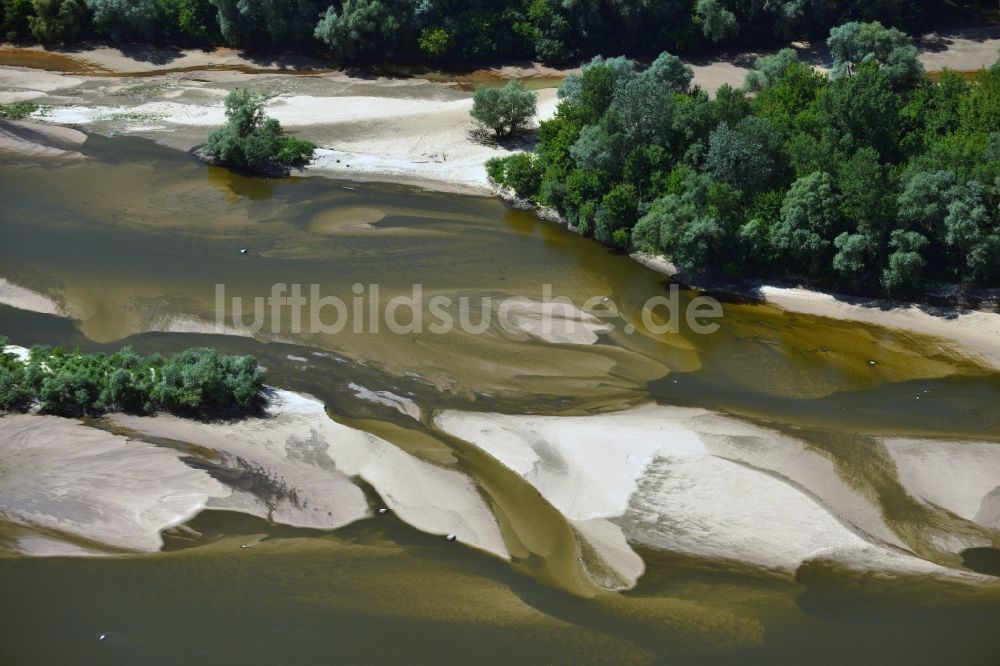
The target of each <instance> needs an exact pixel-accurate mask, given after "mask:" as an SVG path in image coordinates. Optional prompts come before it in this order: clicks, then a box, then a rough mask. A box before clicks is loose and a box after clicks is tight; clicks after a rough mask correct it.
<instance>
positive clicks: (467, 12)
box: [0, 0, 987, 65]
mask: <svg viewBox="0 0 1000 666" xmlns="http://www.w3.org/2000/svg"><path fill="white" fill-rule="evenodd" d="M975 4H976V3H968V2H966V3H963V4H962V5H961V6H958V5H955V4H953V3H951V2H946V0H510V1H507V2H500V1H497V0H338V1H336V2H330V0H0V37H2V38H3V39H4V40H6V41H33V42H42V43H68V42H75V41H80V40H99V41H104V42H110V43H118V44H129V43H135V42H144V43H159V44H167V45H172V46H185V45H186V46H214V45H227V46H234V47H240V48H246V49H252V50H265V49H280V50H293V51H309V52H317V53H324V54H327V55H331V56H333V57H335V58H337V59H341V60H345V61H377V62H383V61H401V62H407V63H409V62H417V61H423V62H433V61H445V62H449V63H463V64H467V63H469V62H478V61H484V60H493V59H500V58H532V59H538V60H541V61H544V62H549V63H571V64H574V65H575V64H577V63H578V62H579V61H580V60H581V59H582V58H585V57H589V56H592V55H595V54H601V53H608V52H614V53H622V52H625V53H628V54H629V55H632V56H642V55H655V54H656V53H659V52H660V51H670V52H673V53H689V52H693V51H696V50H699V49H705V48H711V47H715V46H750V45H763V44H771V43H777V42H781V41H788V40H790V39H793V38H799V37H809V36H816V35H824V34H825V33H826V31H827V30H829V29H830V28H831V27H832V26H834V25H838V24H841V23H844V22H846V21H851V20H859V21H870V20H879V21H882V22H883V23H885V24H886V25H890V24H891V25H894V26H896V27H899V28H903V29H906V30H910V31H913V32H918V31H920V30H922V29H923V28H925V27H927V26H929V25H932V24H934V25H937V24H939V23H940V21H941V19H942V17H950V18H954V17H956V16H957V15H959V12H961V11H966V10H967V9H975V7H974V5H975ZM983 4H984V5H985V4H987V3H985V2H984V3H983ZM970 5H971V7H970Z"/></svg>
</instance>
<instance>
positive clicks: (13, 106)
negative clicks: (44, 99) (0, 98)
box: [0, 102, 41, 120]
mask: <svg viewBox="0 0 1000 666" xmlns="http://www.w3.org/2000/svg"><path fill="white" fill-rule="evenodd" d="M40 108H41V107H40V106H38V105H37V104H35V103H34V102H11V103H10V104H0V118H7V119H9V120H21V119H23V118H27V117H28V116H30V115H31V114H33V113H34V112H35V111H38V110H39V109H40Z"/></svg>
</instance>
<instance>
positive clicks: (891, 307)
mask: <svg viewBox="0 0 1000 666" xmlns="http://www.w3.org/2000/svg"><path fill="white" fill-rule="evenodd" d="M757 293H758V294H759V295H760V297H761V298H763V299H764V301H765V302H767V303H770V304H772V305H776V306H778V307H780V308H781V309H782V310H785V311H787V312H797V313H800V314H808V315H815V316H818V317H827V318H829V319H838V320H841V321H857V322H863V323H866V324H874V325H876V326H882V327H885V328H891V329H894V330H899V331H908V332H911V333H916V334H919V335H923V336H928V337H931V338H937V339H940V340H947V341H948V343H949V344H948V345H946V346H947V347H948V348H949V349H953V350H954V351H955V352H957V353H959V354H962V355H964V356H967V357H969V358H972V359H974V360H976V361H978V362H979V363H980V364H981V365H983V366H985V367H987V368H990V369H991V370H1000V313H997V312H981V311H972V310H963V309H961V308H938V307H932V306H921V305H916V304H912V303H902V302H899V301H891V300H888V299H884V300H879V301H877V302H875V303H874V304H873V303H872V302H871V299H864V298H853V297H849V296H839V295H838V296H835V295H833V294H826V293H822V292H818V291H811V290H809V289H790V288H784V287H769V286H764V287H761V288H760V289H758V290H757Z"/></svg>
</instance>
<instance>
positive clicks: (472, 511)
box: [113, 391, 507, 557]
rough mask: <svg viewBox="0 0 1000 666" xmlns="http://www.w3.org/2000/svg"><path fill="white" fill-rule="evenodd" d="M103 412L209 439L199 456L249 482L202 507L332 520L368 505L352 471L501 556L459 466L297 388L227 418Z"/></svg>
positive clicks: (408, 517)
mask: <svg viewBox="0 0 1000 666" xmlns="http://www.w3.org/2000/svg"><path fill="white" fill-rule="evenodd" d="M113 420H114V421H115V422H116V423H117V424H119V425H121V426H124V427H126V428H128V429H129V430H131V431H133V432H135V433H140V434H141V435H143V436H149V437H158V438H169V439H174V440H180V441H183V442H188V443H192V444H197V445H198V446H201V447H205V448H207V449H210V450H212V451H214V452H215V453H216V454H217V456H218V460H216V461H212V460H211V459H210V460H209V462H215V464H216V465H217V466H219V467H220V468H223V469H228V470H231V471H233V472H234V473H239V472H242V475H243V477H244V478H245V479H248V480H250V481H253V482H255V483H256V484H257V485H256V487H254V486H253V485H251V487H249V488H247V489H246V490H245V491H244V492H242V493H240V495H239V496H237V497H235V498H226V499H222V500H218V501H212V502H211V503H210V504H209V506H210V508H226V509H231V510H236V511H244V512H247V513H252V514H255V515H261V516H262V517H265V518H269V519H271V520H274V521H276V522H281V523H287V524H291V525H299V526H304V527H316V528H324V529H333V528H336V527H340V526H342V525H345V524H347V523H350V522H353V521H354V520H358V519H360V518H364V517H366V516H369V515H370V514H371V511H370V509H369V507H368V503H367V501H366V500H365V498H364V496H363V494H362V493H361V490H360V489H359V488H358V487H357V486H356V485H355V484H354V483H353V482H352V481H351V478H353V477H359V478H361V479H363V480H364V481H365V482H367V483H369V484H370V485H371V486H372V487H373V488H374V489H375V490H376V491H377V492H378V493H379V495H380V496H381V497H382V499H383V500H384V501H385V503H386V506H387V507H388V508H389V509H391V510H392V511H393V512H394V513H396V514H397V515H398V516H399V517H400V518H401V519H402V520H404V521H405V522H407V523H409V524H411V525H413V526H414V527H416V528H417V529H420V530H422V531H425V532H429V533H431V534H440V535H445V534H451V533H454V534H456V535H457V536H458V539H459V540H460V541H461V542H462V543H465V544H467V545H470V546H473V547H476V548H480V549H482V550H485V551H487V552H490V553H493V554H495V555H498V556H500V557H507V549H506V547H505V545H504V542H503V538H502V536H501V535H500V530H499V527H498V526H497V523H496V519H495V518H494V517H493V514H492V512H491V511H490V509H489V507H488V506H487V505H486V502H485V501H484V500H483V498H482V497H481V496H480V494H479V492H478V490H477V489H476V487H475V485H474V484H473V483H472V481H471V480H470V479H469V477H468V476H466V475H465V474H462V473H461V472H458V471H455V470H451V469H446V468H444V467H438V466H436V465H432V464H430V463H426V462H423V461H421V460H419V459H418V458H416V457H414V456H412V455H410V454H408V453H406V452H405V451H403V450H401V449H399V448H397V447H395V446H394V445H392V444H390V443H389V442H387V441H385V440H383V439H381V438H379V437H376V436H374V435H372V434H369V433H367V432H364V431H361V430H356V429H354V428H350V427H348V426H345V425H342V424H340V423H337V422H336V421H333V420H331V419H330V417H329V416H327V414H326V412H325V410H324V407H323V404H322V403H321V402H319V401H317V400H314V399H312V398H309V397H307V396H301V395H298V394H295V393H290V392H287V391H276V392H274V394H273V395H272V398H271V404H270V406H269V407H268V414H267V417H266V418H262V419H245V420H242V421H238V422H234V423H200V422H195V421H190V420H186V419H181V418H177V417H173V416H167V415H161V416H157V417H155V418H149V417H134V416H126V415H114V416H113ZM244 485H245V484H244ZM254 490H256V491H258V492H252V491H254ZM248 495H250V496H248Z"/></svg>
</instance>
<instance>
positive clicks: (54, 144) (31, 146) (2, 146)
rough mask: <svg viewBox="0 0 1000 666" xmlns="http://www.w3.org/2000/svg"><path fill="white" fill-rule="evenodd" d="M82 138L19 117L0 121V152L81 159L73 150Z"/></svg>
mask: <svg viewBox="0 0 1000 666" xmlns="http://www.w3.org/2000/svg"><path fill="white" fill-rule="evenodd" d="M86 140H87V135H86V134H84V133H83V132H81V131H79V130H75V129H72V128H70V127H57V126H53V125H44V124H41V123H38V122H32V121H23V120H0V153H4V152H8V153H14V154H15V155H23V156H28V157H73V158H82V157H83V155H81V154H80V153H79V152H77V150H76V149H77V148H79V147H80V146H82V145H83V142H84V141H86ZM0 288H2V286H0Z"/></svg>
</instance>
